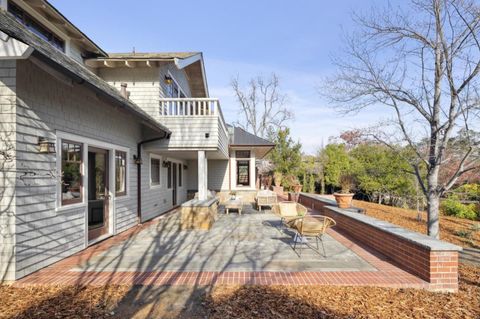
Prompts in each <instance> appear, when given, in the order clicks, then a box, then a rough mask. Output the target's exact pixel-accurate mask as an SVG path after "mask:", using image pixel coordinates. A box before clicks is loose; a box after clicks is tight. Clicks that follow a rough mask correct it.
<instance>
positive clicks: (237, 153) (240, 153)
mask: <svg viewBox="0 0 480 319" xmlns="http://www.w3.org/2000/svg"><path fill="white" fill-rule="evenodd" d="M235 157H236V158H250V151H235Z"/></svg>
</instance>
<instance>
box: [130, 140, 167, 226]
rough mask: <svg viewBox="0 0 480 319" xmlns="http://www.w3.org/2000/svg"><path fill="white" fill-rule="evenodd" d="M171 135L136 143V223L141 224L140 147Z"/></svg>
mask: <svg viewBox="0 0 480 319" xmlns="http://www.w3.org/2000/svg"><path fill="white" fill-rule="evenodd" d="M171 134H172V133H167V132H163V136H161V137H155V138H151V139H148V140H143V141H141V142H139V143H137V156H136V158H135V162H136V164H137V218H138V223H139V224H141V223H142V145H143V144H146V143H150V142H155V141H160V140H163V139H165V138H167V139H169V138H170V135H171Z"/></svg>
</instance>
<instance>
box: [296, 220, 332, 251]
mask: <svg viewBox="0 0 480 319" xmlns="http://www.w3.org/2000/svg"><path fill="white" fill-rule="evenodd" d="M335 225H336V222H335V220H333V219H332V218H330V217H327V216H312V215H310V216H304V217H298V218H296V219H292V220H290V221H289V222H288V226H289V227H290V228H292V229H294V230H296V231H297V233H296V234H295V237H294V244H293V250H295V251H297V250H296V248H297V242H298V241H299V239H300V241H301V244H302V245H301V247H302V248H301V249H300V252H299V256H300V257H301V256H302V250H303V246H304V245H303V244H306V245H307V246H308V247H310V248H311V249H313V250H315V249H314V248H313V247H312V246H311V245H310V244H309V243H308V240H307V239H308V238H315V241H316V243H317V249H316V250H315V251H316V252H317V253H319V254H320V252H319V245H318V242H319V241H320V242H321V243H322V249H323V256H324V257H327V254H326V252H325V245H324V244H323V235H324V234H325V233H326V231H327V229H328V228H329V227H333V226H335ZM304 239H305V240H306V241H304Z"/></svg>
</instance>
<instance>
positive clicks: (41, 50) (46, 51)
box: [0, 10, 170, 134]
mask: <svg viewBox="0 0 480 319" xmlns="http://www.w3.org/2000/svg"><path fill="white" fill-rule="evenodd" d="M0 30H1V31H3V32H4V33H5V34H7V35H8V36H10V37H12V38H14V39H17V40H19V41H21V42H23V43H25V44H27V45H29V46H31V47H32V48H33V49H34V52H33V53H32V54H33V55H34V56H36V57H38V58H39V59H41V60H42V61H44V62H46V63H48V64H49V65H51V66H53V67H56V68H58V69H60V70H61V71H63V72H64V73H67V74H68V75H69V76H71V77H73V78H74V79H76V80H77V81H78V82H79V83H87V84H89V85H90V86H91V87H92V88H93V89H94V90H95V91H97V92H98V93H100V94H103V95H104V96H106V97H107V98H110V99H112V100H113V101H114V102H116V103H117V104H119V105H120V106H121V107H123V108H124V109H125V110H127V111H128V112H130V113H131V114H133V115H135V116H137V117H138V118H140V119H142V121H143V123H145V124H147V125H148V126H150V127H152V128H154V129H157V130H161V131H163V132H165V133H168V134H169V133H170V130H168V129H167V128H166V127H165V126H163V125H162V124H160V123H159V122H158V121H156V120H155V119H154V118H153V117H151V116H150V115H148V114H147V113H146V112H145V111H144V110H142V109H141V108H140V107H139V106H137V105H136V104H135V103H133V102H132V101H130V100H128V99H126V98H124V97H123V96H122V95H121V94H120V92H119V91H118V90H117V89H115V88H114V87H112V86H111V85H109V84H108V83H107V82H105V81H104V80H102V79H101V78H99V77H98V76H97V75H95V74H93V73H92V72H91V71H89V70H88V69H87V68H85V67H84V66H83V65H81V64H80V63H78V62H77V61H75V60H74V59H72V58H70V57H69V56H67V55H65V54H64V53H63V52H61V51H60V50H58V49H56V48H54V47H53V46H52V45H50V44H49V43H47V42H45V41H44V40H43V39H41V38H40V37H38V36H37V35H36V34H34V33H33V32H31V31H30V30H28V29H27V28H26V27H25V26H24V25H22V24H21V23H19V22H18V21H17V20H15V18H13V16H12V15H11V14H10V13H8V12H6V11H5V10H0Z"/></svg>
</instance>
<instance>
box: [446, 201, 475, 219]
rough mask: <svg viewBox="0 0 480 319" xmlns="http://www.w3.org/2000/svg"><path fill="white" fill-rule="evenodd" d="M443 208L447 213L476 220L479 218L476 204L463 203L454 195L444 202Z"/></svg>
mask: <svg viewBox="0 0 480 319" xmlns="http://www.w3.org/2000/svg"><path fill="white" fill-rule="evenodd" d="M442 210H443V213H444V214H445V215H449V216H455V217H459V218H466V219H471V220H475V219H477V218H478V215H477V210H476V207H475V204H462V203H460V201H459V200H458V198H455V197H454V196H452V197H449V198H447V199H446V200H444V201H443V202H442Z"/></svg>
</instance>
